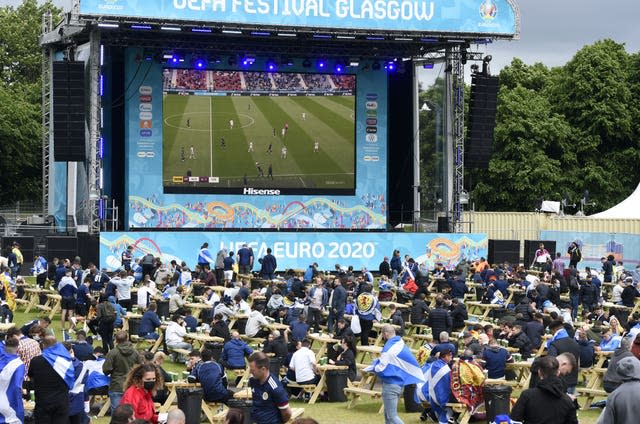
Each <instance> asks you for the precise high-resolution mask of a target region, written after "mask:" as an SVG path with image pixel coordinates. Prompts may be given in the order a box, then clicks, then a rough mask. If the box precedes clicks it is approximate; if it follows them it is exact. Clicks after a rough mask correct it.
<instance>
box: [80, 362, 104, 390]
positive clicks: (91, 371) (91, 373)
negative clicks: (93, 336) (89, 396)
mask: <svg viewBox="0 0 640 424" xmlns="http://www.w3.org/2000/svg"><path fill="white" fill-rule="evenodd" d="M103 363H104V359H102V358H100V359H96V360H93V361H92V360H89V361H84V367H85V369H86V370H87V373H88V376H87V381H86V383H85V385H84V389H85V391H87V392H88V391H89V390H92V389H97V388H100V387H104V386H108V385H109V377H108V376H106V375H104V372H103V371H102V364H103Z"/></svg>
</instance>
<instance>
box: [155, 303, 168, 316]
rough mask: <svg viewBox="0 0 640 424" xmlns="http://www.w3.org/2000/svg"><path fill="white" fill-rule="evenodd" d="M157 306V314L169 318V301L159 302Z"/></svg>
mask: <svg viewBox="0 0 640 424" xmlns="http://www.w3.org/2000/svg"><path fill="white" fill-rule="evenodd" d="M157 305H158V309H157V310H156V313H157V314H158V316H159V317H165V318H169V301H168V300H159V301H158V303H157Z"/></svg>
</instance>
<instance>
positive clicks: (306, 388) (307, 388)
mask: <svg viewBox="0 0 640 424" xmlns="http://www.w3.org/2000/svg"><path fill="white" fill-rule="evenodd" d="M287 389H300V390H302V392H303V393H309V396H311V395H312V394H313V391H314V390H315V389H316V385H315V384H298V383H296V382H295V381H291V382H289V383H287Z"/></svg>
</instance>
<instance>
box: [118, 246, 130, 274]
mask: <svg viewBox="0 0 640 424" xmlns="http://www.w3.org/2000/svg"><path fill="white" fill-rule="evenodd" d="M132 259H133V246H127V248H126V250H124V251H123V252H122V255H120V262H121V263H122V266H123V267H124V270H125V271H129V270H130V269H131V261H132Z"/></svg>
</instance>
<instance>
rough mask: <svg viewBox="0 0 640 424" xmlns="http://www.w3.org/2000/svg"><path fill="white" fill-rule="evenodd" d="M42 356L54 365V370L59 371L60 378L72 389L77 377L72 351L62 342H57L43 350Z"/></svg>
mask: <svg viewBox="0 0 640 424" xmlns="http://www.w3.org/2000/svg"><path fill="white" fill-rule="evenodd" d="M42 357H43V358H44V359H46V360H47V362H48V363H49V365H51V366H52V367H53V370H54V371H55V372H56V373H58V375H59V376H60V378H62V379H63V380H64V382H65V383H67V386H68V387H69V389H72V388H73V385H74V382H75V380H76V379H75V375H74V366H73V360H72V359H71V353H70V352H69V351H68V350H67V348H66V347H64V346H63V345H62V343H56V344H55V345H53V346H51V347H48V348H46V349H45V350H44V351H43V352H42Z"/></svg>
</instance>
